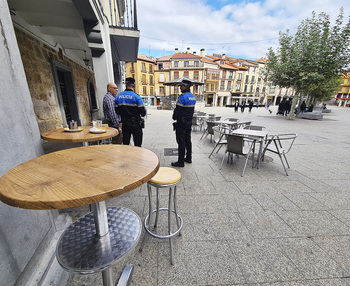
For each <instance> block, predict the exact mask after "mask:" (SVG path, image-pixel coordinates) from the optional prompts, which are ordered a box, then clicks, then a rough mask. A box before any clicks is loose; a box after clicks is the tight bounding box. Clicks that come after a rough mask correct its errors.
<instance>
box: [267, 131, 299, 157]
mask: <svg viewBox="0 0 350 286" xmlns="http://www.w3.org/2000/svg"><path fill="white" fill-rule="evenodd" d="M297 136H298V134H296V133H291V134H278V135H275V136H274V137H273V138H274V140H276V144H278V145H279V147H281V148H282V149H283V153H284V154H287V153H288V152H289V151H290V149H292V146H293V144H294V141H295V139H296V138H297Z"/></svg>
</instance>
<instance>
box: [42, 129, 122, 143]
mask: <svg viewBox="0 0 350 286" xmlns="http://www.w3.org/2000/svg"><path fill="white" fill-rule="evenodd" d="M91 128H92V126H82V129H83V130H82V131H76V132H71V131H65V128H58V129H53V130H49V131H45V132H43V133H41V138H42V139H44V140H47V141H55V142H90V141H97V140H103V139H108V138H112V137H114V136H117V135H118V134H119V132H118V130H117V129H115V128H112V127H104V128H106V132H104V133H91V132H90V129H91Z"/></svg>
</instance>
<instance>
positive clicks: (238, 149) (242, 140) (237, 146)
mask: <svg viewBox="0 0 350 286" xmlns="http://www.w3.org/2000/svg"><path fill="white" fill-rule="evenodd" d="M253 146H254V141H253V140H249V139H248V138H246V137H243V136H239V135H235V134H228V135H227V148H226V151H225V154H224V156H223V158H222V161H221V165H220V168H219V169H220V170H221V168H222V164H223V163H224V160H225V156H226V153H228V158H227V161H229V159H230V155H231V163H232V154H236V155H243V156H245V157H246V160H245V163H244V168H243V171H242V177H243V176H244V172H245V169H246V167H247V163H248V159H249V155H250V153H251V151H252V148H253Z"/></svg>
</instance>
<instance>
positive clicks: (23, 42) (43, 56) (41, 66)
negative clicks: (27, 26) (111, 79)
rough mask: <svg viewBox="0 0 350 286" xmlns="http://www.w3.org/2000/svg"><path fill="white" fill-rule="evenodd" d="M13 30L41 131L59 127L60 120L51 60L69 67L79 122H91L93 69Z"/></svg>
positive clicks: (17, 30)
mask: <svg viewBox="0 0 350 286" xmlns="http://www.w3.org/2000/svg"><path fill="white" fill-rule="evenodd" d="M15 33H16V38H17V42H18V47H19V49H20V53H21V58H22V62H23V66H24V70H25V73H26V78H27V82H28V87H29V90H30V94H31V97H32V101H33V105H34V111H35V114H36V117H37V120H38V125H39V129H40V132H43V131H46V130H50V129H55V128H59V127H62V122H63V120H62V116H61V111H60V107H59V103H58V95H57V92H58V91H57V88H56V87H55V82H54V76H53V69H52V61H57V62H59V63H61V64H63V65H65V66H67V67H69V68H70V69H71V71H72V75H73V81H74V87H75V93H76V98H77V102H78V108H79V114H80V118H81V121H82V124H83V125H90V121H91V109H92V108H91V106H90V100H89V94H88V86H89V85H88V83H89V82H91V83H92V84H93V85H94V86H95V84H94V74H93V72H92V71H91V70H90V69H89V68H87V67H86V66H82V65H79V64H78V63H76V62H74V61H72V60H70V59H68V58H67V57H65V56H64V55H63V54H62V53H60V51H58V52H57V51H55V50H54V49H52V48H51V47H49V46H47V45H45V44H44V43H43V42H42V41H38V40H37V39H35V38H34V37H32V36H31V35H29V34H28V33H25V32H23V31H21V30H20V29H18V28H17V29H15Z"/></svg>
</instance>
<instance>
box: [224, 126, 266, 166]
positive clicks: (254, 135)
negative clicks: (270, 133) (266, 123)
mask: <svg viewBox="0 0 350 286" xmlns="http://www.w3.org/2000/svg"><path fill="white" fill-rule="evenodd" d="M230 134H236V135H241V136H246V137H248V138H249V139H252V140H254V144H255V142H257V141H258V142H259V143H260V146H259V153H258V159H257V164H256V167H257V168H258V169H259V163H260V159H261V154H262V147H263V142H264V140H265V138H266V136H267V130H251V129H243V128H239V129H235V130H233V131H231V132H230ZM253 159H254V158H253Z"/></svg>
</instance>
